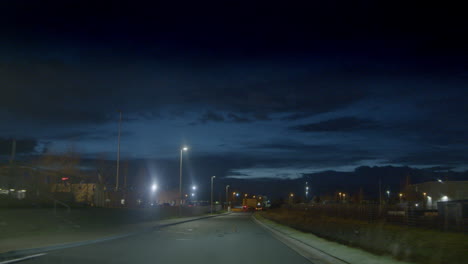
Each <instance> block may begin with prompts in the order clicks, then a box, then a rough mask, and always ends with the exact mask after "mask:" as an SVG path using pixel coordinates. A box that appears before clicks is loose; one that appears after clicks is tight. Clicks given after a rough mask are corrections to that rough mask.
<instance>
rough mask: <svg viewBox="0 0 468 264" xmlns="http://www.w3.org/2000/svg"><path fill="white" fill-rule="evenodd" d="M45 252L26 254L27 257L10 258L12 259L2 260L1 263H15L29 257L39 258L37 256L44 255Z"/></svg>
mask: <svg viewBox="0 0 468 264" xmlns="http://www.w3.org/2000/svg"><path fill="white" fill-rule="evenodd" d="M45 254H46V253H39V254H34V255H30V256H26V257H22V258H17V259H10V260H6V261H2V262H0V264H7V263H15V262H19V261H23V260H27V259H32V258H37V257H40V256H44V255H45Z"/></svg>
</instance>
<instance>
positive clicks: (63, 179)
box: [62, 177, 70, 181]
mask: <svg viewBox="0 0 468 264" xmlns="http://www.w3.org/2000/svg"><path fill="white" fill-rule="evenodd" d="M69 179H70V178H68V177H62V181H67V180H69Z"/></svg>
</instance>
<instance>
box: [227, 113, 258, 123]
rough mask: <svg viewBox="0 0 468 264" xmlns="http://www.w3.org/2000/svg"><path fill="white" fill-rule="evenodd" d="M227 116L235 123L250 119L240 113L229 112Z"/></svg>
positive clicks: (246, 121)
mask: <svg viewBox="0 0 468 264" xmlns="http://www.w3.org/2000/svg"><path fill="white" fill-rule="evenodd" d="M227 117H228V119H229V120H230V121H232V122H235V123H249V122H251V121H252V120H251V119H249V118H247V117H242V116H240V115H236V114H233V113H229V114H228V115H227Z"/></svg>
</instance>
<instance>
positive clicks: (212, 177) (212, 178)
mask: <svg viewBox="0 0 468 264" xmlns="http://www.w3.org/2000/svg"><path fill="white" fill-rule="evenodd" d="M214 178H216V176H211V201H210V202H211V203H210V205H211V214H213V180H214Z"/></svg>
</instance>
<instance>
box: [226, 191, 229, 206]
mask: <svg viewBox="0 0 468 264" xmlns="http://www.w3.org/2000/svg"><path fill="white" fill-rule="evenodd" d="M228 191H229V185H226V209H227V207H228V204H229V193H228Z"/></svg>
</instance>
